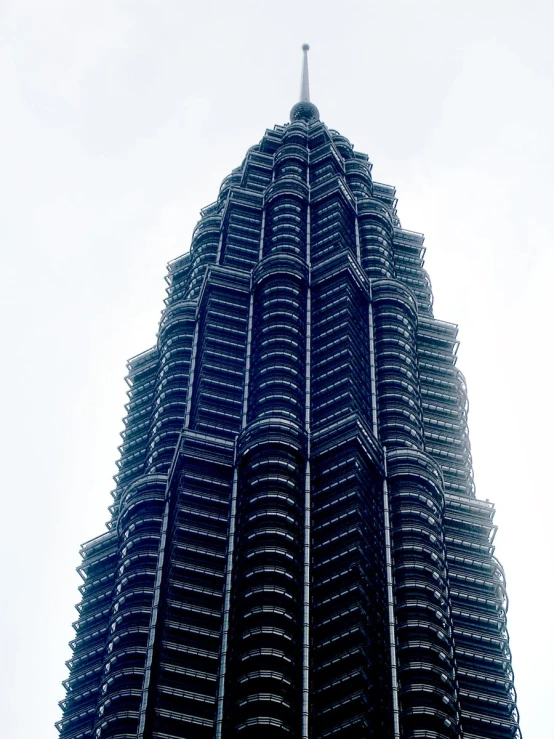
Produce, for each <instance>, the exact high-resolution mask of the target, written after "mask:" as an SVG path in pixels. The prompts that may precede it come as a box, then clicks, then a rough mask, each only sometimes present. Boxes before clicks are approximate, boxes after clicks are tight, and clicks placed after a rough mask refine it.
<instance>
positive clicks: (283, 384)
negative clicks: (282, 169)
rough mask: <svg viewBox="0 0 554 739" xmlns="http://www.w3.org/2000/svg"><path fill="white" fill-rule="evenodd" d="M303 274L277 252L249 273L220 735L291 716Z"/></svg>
mask: <svg viewBox="0 0 554 739" xmlns="http://www.w3.org/2000/svg"><path fill="white" fill-rule="evenodd" d="M267 224H268V219H266V227H267ZM268 240H269V242H270V243H271V232H270V231H269V228H268V229H267V230H266V236H265V240H264V241H265V242H266V243H267V241H268ZM264 251H265V247H264ZM306 278H307V274H306V267H305V265H304V264H303V262H302V261H300V260H299V259H297V258H296V257H294V256H290V255H289V254H286V253H285V254H283V253H280V252H279V251H277V253H274V252H272V253H270V254H269V255H268V256H265V257H264V258H263V260H262V261H261V262H260V264H259V265H258V267H257V269H256V271H255V272H254V275H253V282H254V317H253V333H252V361H251V372H250V376H251V391H250V393H249V404H248V412H247V427H246V429H245V430H244V431H243V432H242V434H241V441H240V443H239V449H238V459H239V465H240V466H239V490H238V514H237V534H236V539H235V561H234V566H233V589H232V593H233V599H232V617H231V622H232V623H233V624H234V625H235V626H234V629H233V631H232V634H231V638H230V660H231V664H232V667H231V670H230V674H231V675H233V680H232V683H230V684H229V685H228V687H227V689H226V695H227V722H226V727H225V728H226V730H227V732H229V735H230V736H235V735H236V734H239V733H240V734H241V735H244V736H259V731H260V730H263V731H264V732H265V733H267V732H269V734H270V735H271V736H281V735H283V732H285V733H287V732H294V731H297V730H298V728H299V727H300V722H301V719H300V716H301V675H302V670H301V665H302V583H303V580H302V572H303V569H302V551H303V549H302V545H303V536H302V534H303V504H304V496H303V491H304V486H303V480H304V466H305V458H304V455H305V449H304V431H303V428H304V412H305V371H304V363H305V356H304V354H305V321H306V316H305V310H306V307H305V306H306Z"/></svg>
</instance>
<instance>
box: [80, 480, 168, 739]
mask: <svg viewBox="0 0 554 739" xmlns="http://www.w3.org/2000/svg"><path fill="white" fill-rule="evenodd" d="M164 492H165V477H163V476H155V475H154V476H151V477H148V476H146V477H140V478H138V479H137V480H135V482H134V483H133V484H131V485H130V486H128V487H127V489H126V491H125V493H124V494H123V495H122V498H121V505H120V513H119V518H118V522H117V534H118V543H119V551H118V558H117V567H116V571H115V574H114V579H113V591H112V603H111V610H110V620H109V628H108V640H107V646H106V653H105V657H104V668H103V675H102V680H101V683H100V696H99V702H98V710H97V717H96V725H95V729H94V734H93V736H94V737H95V739H107V738H108V737H116V736H117V737H135V736H136V731H137V726H138V718H139V711H140V702H141V696H142V680H143V674H144V667H145V661H146V652H147V645H148V630H149V624H150V615H151V610H152V601H153V595H154V581H155V576H156V562H157V558H158V547H159V538H160V527H161V520H162V513H163V499H164Z"/></svg>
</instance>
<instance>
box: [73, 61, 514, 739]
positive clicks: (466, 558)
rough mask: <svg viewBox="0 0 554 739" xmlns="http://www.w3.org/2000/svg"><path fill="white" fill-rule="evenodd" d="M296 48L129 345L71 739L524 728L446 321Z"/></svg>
mask: <svg viewBox="0 0 554 739" xmlns="http://www.w3.org/2000/svg"><path fill="white" fill-rule="evenodd" d="M423 256H424V247H423V237H422V235H421V234H419V233H414V232H411V231H407V230H405V229H403V228H402V227H401V225H400V221H399V219H398V216H397V213H396V199H395V191H394V188H392V187H390V186H388V185H383V184H380V183H377V182H374V181H373V179H372V174H371V164H370V163H369V161H368V158H367V156H366V155H364V154H361V153H359V152H356V151H354V149H353V147H352V146H351V144H350V143H349V142H348V141H347V139H345V138H344V137H343V136H341V135H340V134H339V133H337V132H336V131H334V130H332V129H328V128H327V127H326V126H325V125H324V124H323V123H321V121H320V120H319V112H318V110H317V108H316V106H315V105H314V104H313V103H311V102H310V96H309V89H308V74H307V47H304V57H303V74H302V88H301V99H300V102H299V103H297V104H296V105H295V106H294V107H293V108H292V111H291V115H290V123H289V124H287V125H285V126H276V127H275V128H274V129H273V130H269V131H266V133H265V135H264V136H263V138H262V140H261V142H260V143H259V144H257V145H255V146H253V147H252V148H251V149H250V150H249V151H248V152H247V155H246V157H245V159H244V161H243V163H242V165H241V166H240V167H239V168H237V169H236V170H234V171H233V172H232V173H231V174H230V175H229V176H228V177H227V178H226V179H225V180H224V181H223V183H222V185H221V189H220V192H219V195H218V198H217V200H216V202H214V203H213V204H211V205H209V206H208V207H206V208H204V210H203V211H202V214H201V219H200V221H199V223H198V225H197V227H196V229H195V231H194V234H193V238H192V244H191V249H190V252H189V253H187V254H185V255H184V256H182V257H179V258H177V259H176V260H175V261H173V262H171V263H170V264H169V267H168V277H167V281H168V290H167V299H166V306H165V309H164V312H163V315H162V319H161V321H160V327H159V333H158V340H157V344H156V346H155V347H153V348H152V349H149V350H147V351H146V352H144V353H143V354H140V355H138V356H137V357H134V358H133V359H131V360H130V361H129V365H128V367H129V374H128V383H129V386H130V390H129V403H128V405H127V416H126V418H125V430H124V432H123V434H122V436H123V443H122V445H121V447H120V452H121V456H120V460H119V462H118V466H119V472H118V475H117V476H116V483H117V484H116V489H115V491H114V503H113V506H112V507H111V519H110V521H109V523H108V528H107V530H106V532H105V533H103V534H101V535H100V536H99V537H97V538H96V539H93V540H92V541H90V542H87V543H86V544H84V545H83V548H82V557H83V561H82V564H81V566H80V568H79V571H80V573H81V574H82V576H83V580H84V583H83V585H82V586H81V592H82V600H81V603H80V604H79V606H78V610H79V618H78V620H77V622H76V624H75V626H76V631H77V634H76V638H75V640H74V641H73V642H72V647H73V656H72V658H71V660H70V661H69V663H68V666H69V669H70V674H69V678H68V680H67V681H66V682H65V687H66V689H67V696H66V699H65V700H64V701H62V708H63V711H64V715H63V718H62V720H61V721H60V722H59V724H58V728H59V730H60V735H61V739H89V738H91V737H94V739H106V738H107V737H117V738H118V739H123V737H125V738H126V739H131V737H132V738H133V739H194V738H196V737H198V738H199V739H204V738H205V739H231V738H234V737H260V736H261V735H263V736H264V737H267V738H268V739H269V737H291V738H292V739H323V738H324V737H351V738H353V739H363V738H365V737H368V738H369V737H375V738H376V739H400V738H402V739H431V738H442V737H444V739H458V738H461V737H462V736H463V737H465V739H508V738H515V737H519V736H520V732H519V728H518V714H517V708H516V697H515V691H514V687H513V675H512V671H511V663H510V650H509V645H508V636H507V632H506V607H507V598H506V591H505V580H504V574H503V570H502V567H501V566H500V564H499V563H498V561H497V560H496V559H495V557H494V544H493V541H494V533H495V526H494V523H493V515H494V509H493V506H492V504H491V503H489V502H484V501H482V500H479V499H478V498H476V496H475V490H474V484H473V476H472V465H471V454H470V447H469V440H468V434H467V396H466V389H465V383H464V380H463V377H462V375H461V374H460V372H459V371H458V370H457V368H456V349H457V341H456V334H457V329H456V326H454V325H452V324H449V323H445V322H443V321H440V320H437V319H436V318H434V315H433V310H432V293H431V286H430V282H429V278H428V276H427V274H426V272H425V271H424V269H423Z"/></svg>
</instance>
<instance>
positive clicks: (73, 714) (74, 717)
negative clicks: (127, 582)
mask: <svg viewBox="0 0 554 739" xmlns="http://www.w3.org/2000/svg"><path fill="white" fill-rule="evenodd" d="M81 556H82V558H83V561H82V564H81V566H80V567H79V568H78V572H79V573H80V575H81V577H82V578H83V580H84V584H83V585H81V586H80V588H79V591H80V593H81V595H82V600H81V603H80V604H79V605H78V611H79V619H78V620H77V622H76V623H75V624H74V625H73V626H74V628H75V631H76V637H75V639H74V640H73V641H72V642H71V643H70V646H71V648H72V652H73V653H72V656H71V659H70V660H69V661H68V662H67V666H68V668H69V677H68V679H67V680H66V681H65V682H64V687H65V689H66V691H67V694H66V697H65V699H64V700H63V701H61V703H60V707H61V708H62V710H63V717H62V719H61V720H60V721H58V723H57V724H56V728H57V729H58V731H59V732H60V738H61V739H85V737H86V739H88V737H90V736H92V732H93V727H94V720H95V717H96V707H97V704H98V698H99V695H100V681H101V677H102V668H103V664H104V653H105V648H106V640H107V634H108V621H109V615H110V605H111V596H112V590H113V577H114V570H115V567H116V563H117V537H116V535H115V532H109V533H106V534H103V535H102V536H99V537H98V538H96V539H93V540H92V541H91V542H88V543H87V544H85V545H83V547H82V549H81Z"/></svg>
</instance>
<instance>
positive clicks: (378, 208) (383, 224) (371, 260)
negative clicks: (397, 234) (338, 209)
mask: <svg viewBox="0 0 554 739" xmlns="http://www.w3.org/2000/svg"><path fill="white" fill-rule="evenodd" d="M358 224H359V233H360V251H361V264H362V267H363V268H364V270H365V272H366V274H367V276H368V277H369V278H370V279H373V280H379V279H383V278H394V276H395V267H394V252H393V245H392V233H393V225H392V219H391V215H390V213H389V211H388V209H387V208H386V206H384V205H383V204H382V203H380V202H379V201H378V200H377V199H376V198H367V197H366V198H363V199H360V200H358Z"/></svg>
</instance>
